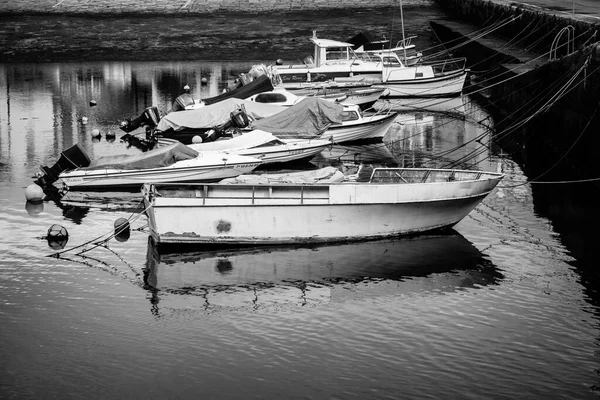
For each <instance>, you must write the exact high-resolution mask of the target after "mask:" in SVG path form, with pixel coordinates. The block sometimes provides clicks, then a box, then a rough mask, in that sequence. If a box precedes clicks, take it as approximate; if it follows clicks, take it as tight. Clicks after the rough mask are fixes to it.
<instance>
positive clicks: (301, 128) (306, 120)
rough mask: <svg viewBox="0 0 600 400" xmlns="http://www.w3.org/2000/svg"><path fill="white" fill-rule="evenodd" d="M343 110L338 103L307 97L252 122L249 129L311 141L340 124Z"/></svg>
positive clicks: (280, 136)
mask: <svg viewBox="0 0 600 400" xmlns="http://www.w3.org/2000/svg"><path fill="white" fill-rule="evenodd" d="M343 110H344V107H343V106H342V105H341V104H339V103H334V102H332V101H327V100H323V99H320V98H318V97H307V98H305V99H303V100H301V101H300V102H298V103H297V104H294V105H293V106H291V107H287V108H286V109H285V110H283V111H282V112H280V113H277V114H274V115H272V116H270V117H267V118H263V119H261V120H258V121H254V122H252V123H251V124H250V127H251V128H253V129H261V130H263V131H267V132H271V133H272V134H273V135H275V136H277V137H279V138H282V139H292V138H293V139H312V138H314V137H316V136H319V135H320V134H321V133H323V132H324V131H325V130H327V128H328V127H329V126H330V125H332V124H334V123H342V112H343Z"/></svg>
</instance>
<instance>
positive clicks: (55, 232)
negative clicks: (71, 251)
mask: <svg viewBox="0 0 600 400" xmlns="http://www.w3.org/2000/svg"><path fill="white" fill-rule="evenodd" d="M46 239H47V240H48V246H49V247H50V248H52V249H54V250H60V249H63V248H64V247H65V246H66V245H67V242H68V241H69V232H67V229H66V228H65V227H64V226H61V225H58V224H54V225H52V226H51V227H50V228H49V229H48V236H46Z"/></svg>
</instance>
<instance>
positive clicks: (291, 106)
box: [249, 89, 398, 143]
mask: <svg viewBox="0 0 600 400" xmlns="http://www.w3.org/2000/svg"><path fill="white" fill-rule="evenodd" d="M267 96H270V97H269V98H268V100H267ZM305 99H315V100H312V101H313V102H315V101H316V102H317V103H323V102H326V100H322V99H320V98H311V97H308V98H307V97H303V96H296V95H295V94H293V93H291V92H289V91H288V90H285V89H277V90H274V91H272V92H264V93H260V94H258V95H256V96H252V97H251V98H250V99H249V100H250V101H254V102H262V101H267V102H268V104H271V105H276V104H279V105H281V106H284V107H286V110H285V111H282V112H281V113H277V114H273V115H272V116H269V117H266V118H263V119H261V120H259V121H255V122H253V123H251V127H252V128H255V129H262V130H265V131H268V132H273V134H274V135H276V136H278V137H285V138H298V137H303V136H296V134H295V131H294V129H293V127H294V124H293V123H292V122H293V121H294V120H297V119H298V118H297V113H296V110H297V109H300V108H302V105H301V104H300V103H301V102H302V101H303V100H305ZM296 107H297V108H296ZM331 107H335V106H331ZM331 107H330V108H331ZM340 112H341V114H340V117H341V118H340V120H339V121H333V122H332V123H330V124H329V125H328V127H327V130H326V131H324V132H323V133H322V134H320V137H321V138H322V139H327V140H329V141H331V142H332V143H344V142H352V141H358V140H373V139H377V140H379V139H382V138H383V137H384V136H385V134H386V132H387V131H388V129H389V128H390V126H391V125H392V124H393V123H394V121H395V119H396V117H397V115H398V114H397V113H396V112H392V111H391V110H389V109H383V108H382V109H380V110H379V111H378V112H375V113H368V114H367V113H363V111H362V110H361V108H360V106H358V105H356V104H344V103H342V104H341V105H337V111H336V113H340ZM290 128H292V129H290Z"/></svg>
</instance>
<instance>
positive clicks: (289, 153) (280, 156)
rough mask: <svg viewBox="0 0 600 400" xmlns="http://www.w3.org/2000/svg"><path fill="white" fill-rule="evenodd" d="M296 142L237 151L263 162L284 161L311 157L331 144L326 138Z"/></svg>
mask: <svg viewBox="0 0 600 400" xmlns="http://www.w3.org/2000/svg"><path fill="white" fill-rule="evenodd" d="M302 142H306V141H298V142H294V141H292V140H290V141H289V142H288V143H287V144H286V145H285V146H273V148H269V147H262V148H255V149H247V150H238V151H235V153H236V154H240V155H244V156H249V157H254V158H258V159H260V160H262V162H263V164H268V163H283V162H290V161H296V160H302V159H305V158H311V157H314V156H316V155H317V154H319V153H320V152H322V151H323V150H325V149H326V148H327V147H328V146H330V145H331V143H330V142H328V141H324V140H313V141H312V143H302Z"/></svg>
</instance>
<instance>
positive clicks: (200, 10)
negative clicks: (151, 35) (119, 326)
mask: <svg viewBox="0 0 600 400" xmlns="http://www.w3.org/2000/svg"><path fill="white" fill-rule="evenodd" d="M398 4H399V3H398V0H368V1H365V0H0V14H11V13H13V14H14V13H19V14H31V13H52V14H174V13H192V14H193V13H197V14H206V13H236V12H247V13H272V12H296V11H315V10H320V9H362V8H378V7H393V6H397V5H398ZM404 4H407V5H408V4H431V1H428V0H404Z"/></svg>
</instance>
